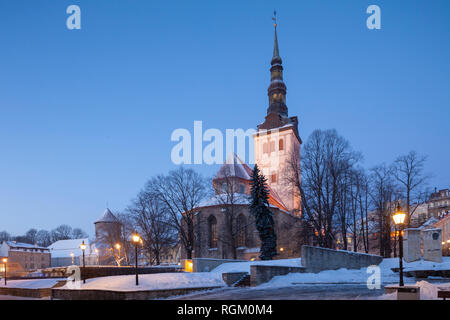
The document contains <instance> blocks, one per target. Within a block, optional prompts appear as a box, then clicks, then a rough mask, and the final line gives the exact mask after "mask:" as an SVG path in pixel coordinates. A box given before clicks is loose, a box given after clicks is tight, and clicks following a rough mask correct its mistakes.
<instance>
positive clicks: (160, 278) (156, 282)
mask: <svg viewBox="0 0 450 320" xmlns="http://www.w3.org/2000/svg"><path fill="white" fill-rule="evenodd" d="M135 279H136V277H135V275H126V276H112V277H101V278H93V279H87V280H86V283H85V284H81V288H80V289H94V290H114V291H143V290H166V289H181V288H210V287H222V286H226V284H225V282H224V281H223V280H222V275H221V274H216V273H210V272H193V273H181V272H175V273H154V274H142V275H139V285H138V286H136V282H135V281H136V280H135ZM61 289H70V288H68V287H67V285H66V286H63V287H61Z"/></svg>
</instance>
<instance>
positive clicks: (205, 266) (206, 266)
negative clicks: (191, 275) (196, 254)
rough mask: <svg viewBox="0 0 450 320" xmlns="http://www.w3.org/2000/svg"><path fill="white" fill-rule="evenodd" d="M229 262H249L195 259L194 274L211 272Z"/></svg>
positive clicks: (193, 262) (193, 260)
mask: <svg viewBox="0 0 450 320" xmlns="http://www.w3.org/2000/svg"><path fill="white" fill-rule="evenodd" d="M229 262H247V260H233V259H210V258H193V259H192V264H193V269H192V271H193V272H209V271H211V270H213V269H214V268H215V267H217V266H220V265H221V264H224V263H229Z"/></svg>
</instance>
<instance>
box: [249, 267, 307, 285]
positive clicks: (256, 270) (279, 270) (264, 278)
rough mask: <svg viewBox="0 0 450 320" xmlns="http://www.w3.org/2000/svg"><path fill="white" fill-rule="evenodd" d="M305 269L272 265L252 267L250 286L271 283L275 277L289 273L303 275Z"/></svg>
mask: <svg viewBox="0 0 450 320" xmlns="http://www.w3.org/2000/svg"><path fill="white" fill-rule="evenodd" d="M303 272H305V268H303V267H285V266H272V265H251V266H250V284H251V286H258V285H260V284H262V283H265V282H269V281H270V280H271V279H272V278H273V277H275V276H283V275H286V274H288V273H303Z"/></svg>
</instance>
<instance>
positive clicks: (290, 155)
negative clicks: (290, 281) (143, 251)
mask: <svg viewBox="0 0 450 320" xmlns="http://www.w3.org/2000/svg"><path fill="white" fill-rule="evenodd" d="M276 27H277V26H276V24H275V39H274V50H273V57H272V60H271V68H270V75H271V77H270V85H269V88H268V97H269V107H268V108H267V115H266V117H265V120H264V122H263V123H262V124H260V125H258V126H257V132H256V133H255V134H254V136H253V139H254V145H255V162H256V163H257V164H258V167H259V168H260V170H261V171H262V173H263V174H264V175H265V177H266V178H267V183H268V186H269V191H270V194H269V204H270V210H271V211H272V213H273V217H274V221H275V230H276V235H277V252H278V255H277V256H276V257H275V258H276V259H283V258H289V257H299V256H300V246H301V244H300V234H301V220H300V216H301V200H300V199H301V198H300V195H299V194H298V192H296V191H295V188H294V187H293V186H292V183H288V182H287V179H286V178H285V177H286V174H287V173H289V172H291V171H290V170H289V168H292V167H295V168H298V170H295V171H292V172H296V173H295V174H296V175H298V176H297V177H295V178H296V179H298V181H300V175H299V169H300V145H301V143H302V140H301V139H300V136H299V133H298V119H297V117H295V116H293V117H289V116H288V108H287V106H286V85H285V83H284V81H283V66H282V60H281V57H280V55H279V49H278V39H277V29H276ZM230 157H232V158H229V159H227V161H226V163H225V164H224V165H223V166H222V167H221V168H220V170H219V171H218V173H217V174H216V176H215V178H214V179H213V181H212V183H213V187H214V191H215V194H214V196H213V197H212V198H211V199H208V200H206V201H204V202H202V203H201V204H200V205H199V206H198V207H197V208H196V209H195V218H194V232H195V241H194V250H193V258H217V259H245V260H256V259H258V257H259V248H260V240H259V235H258V232H257V230H256V226H255V221H254V218H253V216H252V215H251V213H250V212H249V209H248V206H249V196H250V182H251V174H252V169H251V168H250V167H249V166H248V165H247V164H245V163H244V162H243V161H242V160H241V159H239V158H238V157H237V156H236V155H235V154H232V155H230ZM294 180H295V179H294ZM289 181H292V173H291V179H290V180H289ZM186 256H187V255H186V252H185V250H184V248H182V252H181V258H182V259H184V258H186Z"/></svg>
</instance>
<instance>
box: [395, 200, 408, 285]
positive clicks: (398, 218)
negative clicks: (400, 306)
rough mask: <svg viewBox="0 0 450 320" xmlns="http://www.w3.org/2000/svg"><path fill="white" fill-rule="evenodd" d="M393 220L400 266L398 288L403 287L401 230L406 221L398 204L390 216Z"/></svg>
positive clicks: (404, 214)
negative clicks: (396, 234)
mask: <svg viewBox="0 0 450 320" xmlns="http://www.w3.org/2000/svg"><path fill="white" fill-rule="evenodd" d="M392 218H393V219H394V223H395V225H396V229H397V230H398V233H399V235H398V241H399V251H400V254H399V264H400V266H399V267H400V286H401V287H403V285H404V283H403V228H404V226H405V225H404V224H405V219H406V213H404V212H403V211H402V209H401V208H400V203H397V210H395V213H394V215H393V216H392Z"/></svg>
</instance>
